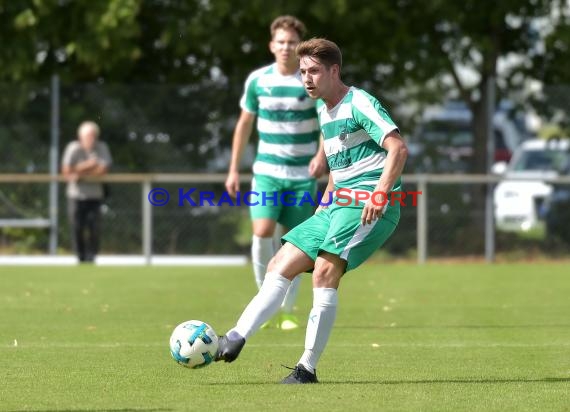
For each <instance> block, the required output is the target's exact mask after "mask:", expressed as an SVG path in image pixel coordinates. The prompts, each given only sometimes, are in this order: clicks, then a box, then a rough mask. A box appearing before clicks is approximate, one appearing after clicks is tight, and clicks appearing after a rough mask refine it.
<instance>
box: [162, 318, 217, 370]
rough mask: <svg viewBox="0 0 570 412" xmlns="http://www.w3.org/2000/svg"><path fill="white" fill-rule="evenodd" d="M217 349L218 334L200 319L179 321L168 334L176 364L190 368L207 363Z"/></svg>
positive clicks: (171, 352)
mask: <svg viewBox="0 0 570 412" xmlns="http://www.w3.org/2000/svg"><path fill="white" fill-rule="evenodd" d="M217 350H218V335H216V332H215V331H214V329H212V327H211V326H210V325H208V324H207V323H205V322H202V321H201V320H189V321H186V322H183V323H181V324H180V325H178V326H177V327H176V328H174V331H173V332H172V335H171V336H170V354H171V355H172V357H173V358H174V360H175V361H176V362H178V364H180V365H182V366H185V367H187V368H191V369H198V368H203V367H204V366H207V365H209V364H210V363H212V361H213V360H214V357H215V356H216V351H217Z"/></svg>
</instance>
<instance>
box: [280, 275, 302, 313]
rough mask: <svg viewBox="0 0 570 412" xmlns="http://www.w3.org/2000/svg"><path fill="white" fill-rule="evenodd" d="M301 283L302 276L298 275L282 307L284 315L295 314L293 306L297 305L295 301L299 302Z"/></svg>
mask: <svg viewBox="0 0 570 412" xmlns="http://www.w3.org/2000/svg"><path fill="white" fill-rule="evenodd" d="M300 282H301V275H297V277H295V279H293V281H292V282H291V286H289V289H288V290H287V294H286V295H285V299H283V304H282V305H281V310H282V311H283V312H284V313H291V312H293V306H294V305H295V301H296V300H297V292H298V291H299V283H300Z"/></svg>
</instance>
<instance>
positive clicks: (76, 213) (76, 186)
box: [61, 121, 112, 262]
mask: <svg viewBox="0 0 570 412" xmlns="http://www.w3.org/2000/svg"><path fill="white" fill-rule="evenodd" d="M99 134H100V130H99V126H98V125H97V123H95V122H92V121H86V122H83V123H81V125H80V126H79V128H78V129H77V140H74V141H72V142H69V143H68V145H67V147H66V148H65V151H64V153H63V159H62V162H61V165H62V173H63V175H64V176H65V177H66V179H67V182H68V183H67V191H66V194H67V199H68V200H67V211H68V217H69V223H70V226H71V238H72V243H73V249H74V251H75V253H76V254H77V257H78V259H79V261H80V262H93V261H94V260H95V256H96V255H97V252H98V251H99V235H100V233H99V232H100V220H101V216H100V214H101V211H100V209H101V203H102V201H103V198H104V188H103V184H102V183H100V182H89V181H86V180H85V177H87V176H103V175H105V174H106V173H107V171H108V170H109V167H110V166H111V163H112V160H111V153H110V152H109V148H108V147H107V144H106V143H105V142H102V141H100V140H99Z"/></svg>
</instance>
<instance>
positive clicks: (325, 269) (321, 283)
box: [313, 259, 344, 289]
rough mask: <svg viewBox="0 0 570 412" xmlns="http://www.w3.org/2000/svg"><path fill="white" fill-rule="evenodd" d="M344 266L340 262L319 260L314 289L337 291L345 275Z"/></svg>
mask: <svg viewBox="0 0 570 412" xmlns="http://www.w3.org/2000/svg"><path fill="white" fill-rule="evenodd" d="M342 265H343V263H342V262H339V261H331V260H326V259H317V261H316V262H315V270H314V271H313V287H316V288H335V289H337V288H338V285H339V283H340V278H341V277H342V274H343V273H344V268H343V267H342Z"/></svg>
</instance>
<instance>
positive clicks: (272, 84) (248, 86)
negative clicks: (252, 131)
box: [240, 63, 319, 180]
mask: <svg viewBox="0 0 570 412" xmlns="http://www.w3.org/2000/svg"><path fill="white" fill-rule="evenodd" d="M240 106H241V108H242V109H243V110H246V111H248V112H250V113H253V114H255V115H257V131H258V134H259V143H258V146H257V155H256V158H255V162H254V164H253V173H254V174H260V175H268V176H272V177H276V178H279V179H291V180H304V179H309V178H311V177H310V175H309V170H308V169H309V168H308V165H309V162H310V161H311V159H312V158H313V156H314V155H315V154H316V152H317V149H318V143H319V125H318V121H317V111H316V103H315V101H314V100H312V99H311V98H310V97H309V96H308V95H307V93H306V91H305V89H304V87H303V83H302V81H301V74H300V72H297V73H296V74H294V75H290V76H284V75H282V74H280V73H279V72H278V71H277V66H276V64H275V63H274V64H271V65H269V66H265V67H262V68H260V69H258V70H256V71H254V72H253V73H251V74H250V75H249V77H248V78H247V80H246V82H245V92H244V94H243V96H242V98H241V100H240Z"/></svg>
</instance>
